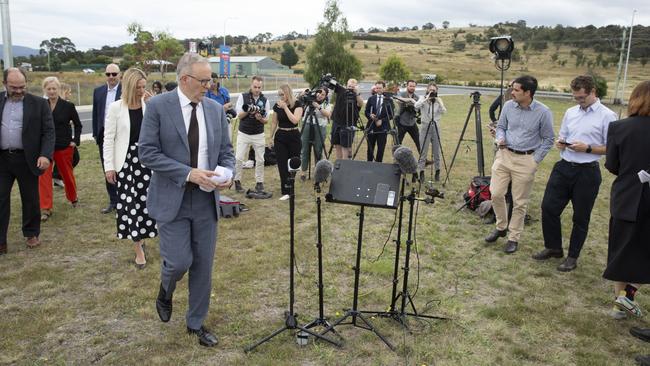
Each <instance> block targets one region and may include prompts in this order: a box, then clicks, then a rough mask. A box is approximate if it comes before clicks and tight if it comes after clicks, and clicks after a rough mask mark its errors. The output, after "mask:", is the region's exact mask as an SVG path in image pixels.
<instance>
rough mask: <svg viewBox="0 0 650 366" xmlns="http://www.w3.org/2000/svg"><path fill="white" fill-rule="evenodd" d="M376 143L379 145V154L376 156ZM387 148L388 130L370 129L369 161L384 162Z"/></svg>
mask: <svg viewBox="0 0 650 366" xmlns="http://www.w3.org/2000/svg"><path fill="white" fill-rule="evenodd" d="M375 145H377V155H376V156H375V154H374V152H375ZM385 149H386V131H377V132H374V131H372V130H371V131H370V132H369V133H368V161H378V162H382V161H383V160H384V150H385Z"/></svg>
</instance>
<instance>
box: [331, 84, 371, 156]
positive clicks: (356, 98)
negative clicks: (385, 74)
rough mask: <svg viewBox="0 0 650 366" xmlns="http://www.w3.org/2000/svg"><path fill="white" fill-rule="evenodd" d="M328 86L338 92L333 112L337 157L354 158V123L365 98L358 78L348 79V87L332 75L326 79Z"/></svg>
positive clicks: (334, 144) (333, 133)
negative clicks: (362, 95)
mask: <svg viewBox="0 0 650 366" xmlns="http://www.w3.org/2000/svg"><path fill="white" fill-rule="evenodd" d="M324 81H326V82H328V83H329V85H328V87H329V88H330V89H333V90H334V92H335V93H336V104H335V105H334V111H333V112H332V137H331V140H332V145H333V146H334V148H335V151H336V158H337V159H343V157H345V158H347V159H351V158H352V150H351V148H352V140H353V139H354V125H355V123H357V120H358V119H359V111H360V110H361V107H362V106H363V99H361V93H359V85H358V82H357V80H356V79H350V80H348V83H347V87H346V88H344V87H343V86H342V85H341V84H338V83H335V82H333V79H332V78H331V75H330V76H329V79H326V80H324Z"/></svg>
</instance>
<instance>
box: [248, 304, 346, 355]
mask: <svg viewBox="0 0 650 366" xmlns="http://www.w3.org/2000/svg"><path fill="white" fill-rule="evenodd" d="M285 315H286V319H285V321H284V326H283V327H282V328H280V329H278V330H276V331H275V332H273V333H271V334H269V335H268V336H266V337H264V338H262V339H260V340H259V341H257V342H255V343H254V344H252V345H250V346H248V347H246V348H244V352H246V353H248V352H251V351H252V350H254V349H255V348H257V346H259V345H261V344H263V343H266V342H268V341H269V340H271V339H272V338H273V337H275V336H277V335H278V334H280V333H282V332H284V331H285V330H294V329H298V330H301V331H303V332H305V333H307V334H309V335H311V336H313V337H315V338H316V339H321V340H324V341H326V342H329V343H331V344H333V345H335V346H337V347H341V343H340V342H337V341H334V340H331V339H329V338H327V337H325V336H324V335H321V334H318V333H316V332H314V331H312V330H310V329H309V328H307V327H306V326H300V325H298V321H297V320H296V315H295V314H291V313H289V312H286V313H285Z"/></svg>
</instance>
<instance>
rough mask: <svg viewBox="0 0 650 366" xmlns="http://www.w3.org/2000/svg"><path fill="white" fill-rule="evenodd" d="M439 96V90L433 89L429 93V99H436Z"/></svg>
mask: <svg viewBox="0 0 650 366" xmlns="http://www.w3.org/2000/svg"><path fill="white" fill-rule="evenodd" d="M436 98H438V92H437V91H432V92H431V93H429V94H427V99H429V100H434V99H436Z"/></svg>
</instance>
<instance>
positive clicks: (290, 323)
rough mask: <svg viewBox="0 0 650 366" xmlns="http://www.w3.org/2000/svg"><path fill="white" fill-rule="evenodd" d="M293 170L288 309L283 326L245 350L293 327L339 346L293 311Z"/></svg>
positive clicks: (290, 202)
mask: <svg viewBox="0 0 650 366" xmlns="http://www.w3.org/2000/svg"><path fill="white" fill-rule="evenodd" d="M294 183H295V171H294V172H291V174H290V175H289V182H288V184H287V185H288V186H289V228H290V235H289V310H288V311H285V313H284V315H285V320H284V326H283V327H282V328H280V329H278V330H276V331H274V332H273V333H271V334H270V335H268V336H266V337H264V338H262V339H261V340H259V341H257V342H256V343H254V344H252V345H250V346H248V347H246V348H245V349H244V351H245V352H250V351H252V350H253V349H255V348H256V347H257V346H259V345H261V344H262V343H265V342H267V341H269V340H270V339H271V338H273V337H275V336H277V335H278V334H280V333H282V332H284V331H285V330H293V329H299V330H301V331H303V332H305V333H307V334H310V335H312V336H314V337H315V338H317V339H322V340H324V341H327V342H329V343H331V344H333V345H335V346H338V347H340V346H341V344H340V343H339V342H336V341H333V340H331V339H329V338H327V337H325V336H323V335H321V334H318V333H316V332H314V331H312V330H310V329H308V328H307V327H304V326H301V325H298V320H297V315H296V314H295V313H294V311H293V305H294V300H295V299H294V298H295V295H294V216H295V198H296V197H295V189H294V187H295V184H294Z"/></svg>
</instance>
